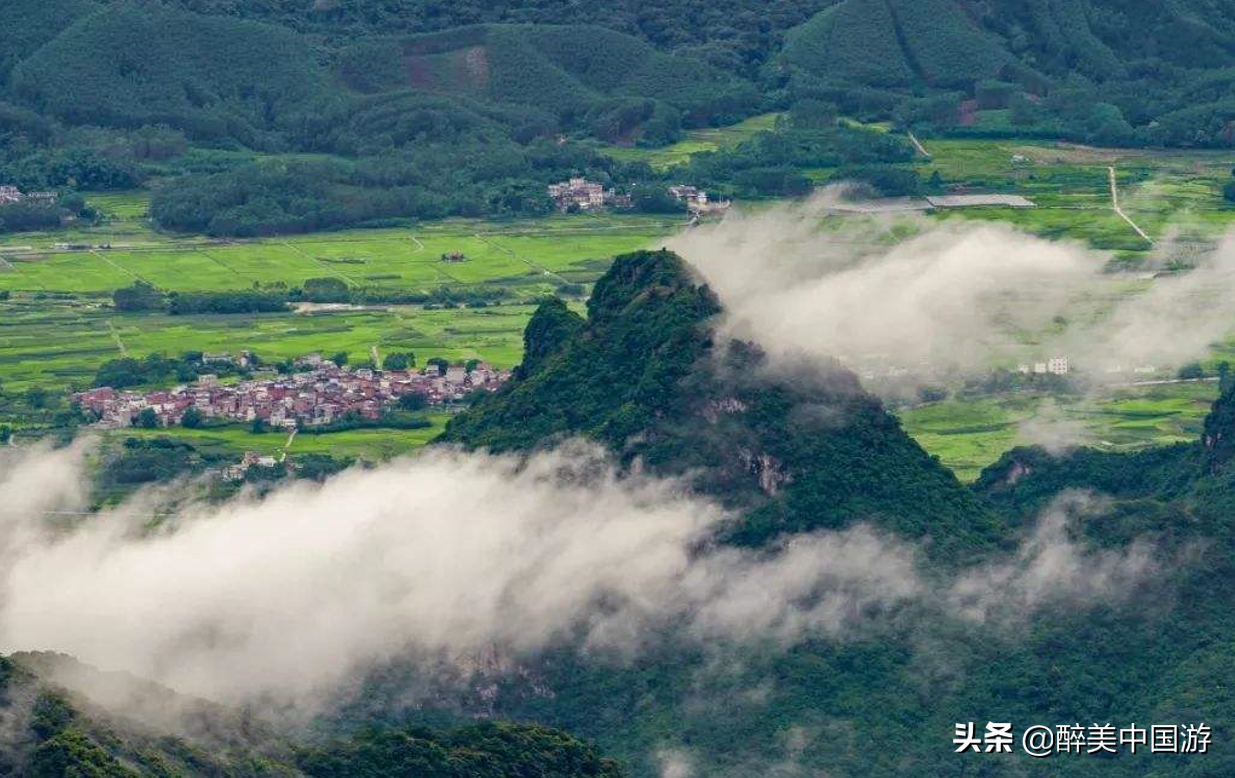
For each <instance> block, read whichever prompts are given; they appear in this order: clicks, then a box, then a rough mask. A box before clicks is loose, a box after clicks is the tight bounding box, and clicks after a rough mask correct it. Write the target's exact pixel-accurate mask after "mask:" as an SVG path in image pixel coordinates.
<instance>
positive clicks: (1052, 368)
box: [1046, 357, 1068, 375]
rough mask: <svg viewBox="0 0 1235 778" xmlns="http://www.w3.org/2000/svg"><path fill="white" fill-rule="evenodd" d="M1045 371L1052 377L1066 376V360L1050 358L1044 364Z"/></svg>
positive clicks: (1063, 358) (1065, 358)
mask: <svg viewBox="0 0 1235 778" xmlns="http://www.w3.org/2000/svg"><path fill="white" fill-rule="evenodd" d="M1046 371H1047V372H1048V373H1050V374H1052V375H1067V374H1068V358H1067V357H1051V358H1050V359H1049V360H1048V361H1047V363H1046Z"/></svg>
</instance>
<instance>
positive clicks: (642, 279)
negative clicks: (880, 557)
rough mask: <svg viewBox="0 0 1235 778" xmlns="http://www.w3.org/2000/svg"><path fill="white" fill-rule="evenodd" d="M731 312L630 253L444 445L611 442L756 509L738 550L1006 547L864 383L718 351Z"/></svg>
mask: <svg viewBox="0 0 1235 778" xmlns="http://www.w3.org/2000/svg"><path fill="white" fill-rule="evenodd" d="M719 310H720V307H719V303H718V302H717V300H716V299H715V297H714V296H713V295H712V293H711V292H710V291H709V290H708V289H707V287H705V286H701V285H700V283H699V282H698V281H697V280H696V279H695V278H694V277H693V275H692V273H691V271H690V270H689V269H688V268H687V266H686V265H685V263H683V261H682V260H681V259H679V258H678V257H677V256H676V255H674V254H672V253H670V252H665V251H661V252H640V253H636V254H629V255H625V256H621V257H618V258H617V259H616V260H615V261H614V264H613V266H612V268H611V269H610V270H609V272H608V273H606V274H605V276H604V277H603V278H601V279H600V280H599V281H598V282H597V283H596V286H595V288H594V290H593V293H592V297H591V299H590V300H589V301H588V318H587V320H586V322H582V321H578V317H577V316H575V314H573V313H571V312H569V311H567V310H566V309H564V308H563V307H562V306H561V305H560V303H555V302H548V303H545V304H544V305H542V306H541V309H540V310H539V311H538V312H537V314H536V315H535V316H534V317H533V319H532V321H531V323H530V324H529V326H528V331H527V336H526V341H527V342H526V344H525V347H526V351H527V353H528V354H530V355H532V357H533V359H532V360H529V362H528V363H526V364H525V365H524V366H523V367H522V368H521V370H520V375H519V378H518V380H516V381H514V382H512V384H511V385H509V386H508V387H507V388H505V389H503V390H502V391H501V392H499V393H497V394H496V395H493V396H492V397H489V398H486V399H484V400H482V401H481V402H480V403H478V404H477V405H476V406H475V407H474V408H473V409H472V410H471V411H469V412H468V413H465V414H463V415H461V416H459V417H456V418H455V419H453V420H451V422H450V424H449V425H448V426H447V429H446V431H445V433H444V434H443V438H442V439H443V440H445V441H454V442H461V443H464V444H465V445H467V446H470V447H488V448H492V449H495V450H499V451H506V450H527V449H531V448H534V447H537V446H544V445H549V444H550V443H552V442H553V441H555V440H560V439H561V438H563V437H567V436H571V435H582V436H586V437H591V438H594V439H597V440H599V441H602V442H604V443H605V444H607V445H608V446H610V447H611V448H612V449H613V450H614V451H615V452H616V453H617V454H618V455H619V456H620V457H622V458H623V459H624V460H625V461H628V462H631V461H634V460H636V459H637V460H639V461H640V462H641V463H642V464H643V465H644V466H647V467H651V468H653V469H654V470H655V471H657V472H660V473H662V474H673V475H690V476H691V477H692V478H693V479H694V482H695V483H696V486H697V488H699V489H700V490H702V491H704V492H706V493H709V494H712V495H715V496H716V497H718V498H720V499H721V500H723V501H725V502H727V503H729V504H731V505H733V506H735V507H740V508H742V509H743V510H744V512H745V515H744V518H743V519H742V520H741V522H739V524H738V525H736V526H734V527H732V528H730V530H729V533H728V534H729V539H730V540H732V541H734V542H738V543H744V544H761V543H764V542H767V541H768V540H770V539H771V538H773V537H776V536H779V535H782V534H784V533H787V532H801V531H807V530H811V529H818V528H838V527H843V526H846V525H848V524H849V523H851V522H854V521H858V520H871V521H874V522H875V523H876V524H880V525H883V526H885V527H887V528H888V529H890V530H894V531H896V532H899V533H901V534H904V535H908V536H913V537H925V536H930V537H931V538H933V542H934V544H935V547H936V550H937V551H938V553H939V554H940V555H941V556H945V557H950V558H952V559H954V560H955V559H960V558H964V557H966V556H968V555H972V554H973V553H974V552H975V551H976V550H980V549H989V548H990V547H991V546H992V545H993V544H997V543H998V541H999V539H1000V533H999V529H998V527H997V526H996V524H995V523H994V522H993V520H992V519H991V517H990V516H988V515H986V514H985V512H984V510H983V509H982V508H981V506H979V505H978V503H977V502H976V501H974V500H973V498H972V497H971V496H970V495H969V494H968V493H967V492H966V491H965V490H964V489H963V488H962V487H961V486H960V484H959V483H958V482H957V481H956V479H955V477H954V476H953V475H952V474H951V473H950V472H949V471H948V470H947V469H945V468H944V467H943V466H941V465H940V464H939V463H938V462H937V461H935V460H933V459H931V457H929V456H928V455H927V454H926V453H925V452H923V451H922V449H921V448H920V447H919V446H918V444H917V443H915V442H914V441H913V440H912V439H911V438H910V437H909V436H908V435H907V434H905V432H903V431H902V430H901V428H900V425H899V424H898V422H897V421H896V420H895V419H894V418H893V417H892V416H891V415H889V414H888V413H887V412H886V411H885V410H884V409H883V408H882V407H881V405H880V403H879V402H878V401H877V400H876V399H874V398H873V397H871V396H869V395H867V394H866V393H865V392H863V391H862V389H861V388H860V387H859V385H858V381H857V378H856V377H855V376H854V375H853V374H852V373H850V372H849V371H848V370H846V369H844V368H843V367H841V366H840V365H835V366H834V367H833V368H832V369H831V370H830V371H827V372H826V373H824V374H822V375H812V374H806V373H804V374H802V375H793V376H777V375H775V374H774V373H771V372H768V370H769V369H768V366H767V365H765V364H764V362H763V356H762V355H761V354H760V353H759V352H758V350H757V349H755V348H753V347H751V346H748V345H745V344H741V343H732V344H730V343H719V344H718V343H714V342H713V332H712V330H711V326H712V322H711V320H712V318H713V317H714V316H715V315H716V314H717V313H718V312H719ZM825 463H826V464H825Z"/></svg>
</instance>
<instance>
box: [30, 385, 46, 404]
mask: <svg viewBox="0 0 1235 778" xmlns="http://www.w3.org/2000/svg"><path fill="white" fill-rule="evenodd" d="M25 398H26V405H29V406H30V407H31V408H43V407H45V406H46V405H47V390H46V389H44V388H43V387H41V386H32V387H30V388H29V389H27V390H26V395H25Z"/></svg>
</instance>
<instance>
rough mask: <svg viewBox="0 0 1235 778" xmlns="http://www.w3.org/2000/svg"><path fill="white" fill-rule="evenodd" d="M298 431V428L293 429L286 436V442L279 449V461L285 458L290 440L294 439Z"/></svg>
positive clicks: (289, 447) (289, 446) (290, 445)
mask: <svg viewBox="0 0 1235 778" xmlns="http://www.w3.org/2000/svg"><path fill="white" fill-rule="evenodd" d="M299 431H300V430H296V429H293V430H292V434H290V435H288V436H287V442H286V443H284V444H283V448H282V449H280V450H279V461H280V462H282V461H284V460H286V459H287V452H288V451H289V450H290V449H291V447H292V441H293V440H295V439H296V433H297V432H299Z"/></svg>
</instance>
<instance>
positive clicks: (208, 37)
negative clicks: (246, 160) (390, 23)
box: [11, 2, 328, 145]
mask: <svg viewBox="0 0 1235 778" xmlns="http://www.w3.org/2000/svg"><path fill="white" fill-rule="evenodd" d="M11 81H12V90H13V92H14V93H15V94H16V95H17V96H18V97H19V98H20V99H22V100H23V101H25V102H26V103H27V104H29V105H31V106H34V107H36V108H37V109H39V110H40V111H42V112H45V113H46V114H49V115H51V116H53V117H55V118H57V119H60V120H62V121H64V122H66V123H69V124H102V125H112V126H116V127H140V126H143V125H152V124H167V125H170V126H173V127H177V128H179V129H182V130H184V131H186V132H187V133H189V134H190V135H192V136H195V137H200V138H210V139H216V140H217V139H229V138H234V139H237V140H240V141H242V142H246V143H249V144H253V145H262V142H263V138H262V137H261V133H263V132H266V131H269V130H273V129H275V128H276V126H277V125H278V123H279V122H280V120H286V118H287V116H288V115H289V114H290V113H292V112H293V111H296V110H304V108H305V106H306V105H307V104H308V103H309V102H310V101H312V100H314V99H317V98H320V97H322V96H324V93H325V91H326V90H327V83H328V82H327V77H326V74H325V73H324V72H323V71H322V69H321V68H320V66H319V64H318V61H317V57H316V55H315V53H314V51H313V49H312V48H311V47H310V46H309V44H308V42H307V41H305V40H303V39H301V38H300V36H298V35H296V34H295V33H292V32H289V31H287V30H283V29H280V28H277V27H271V26H267V25H260V24H256V23H253V22H247V21H240V20H234V19H225V18H218V17H207V16H199V15H196V14H190V13H185V12H183V11H177V10H173V9H170V8H166V7H163V6H160V5H151V4H148V3H133V2H122V3H118V4H115V5H111V6H109V7H107V8H106V9H105V10H102V11H100V12H97V13H94V14H88V15H84V16H82V17H81V18H79V19H78V20H77V21H76V22H75V23H73V24H72V25H71V26H69V27H67V29H65V30H63V31H61V32H60V34H59V35H57V36H55V37H54V38H53V39H51V40H49V41H48V42H47V43H46V44H44V45H43V46H42V47H41V48H38V49H37V50H35V51H33V52H32V53H31V54H30V55H29V56H28V57H26V58H25V59H23V60H22V61H21V62H20V63H18V64H17V66H16V67H14V68H13V72H12V77H11Z"/></svg>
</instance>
